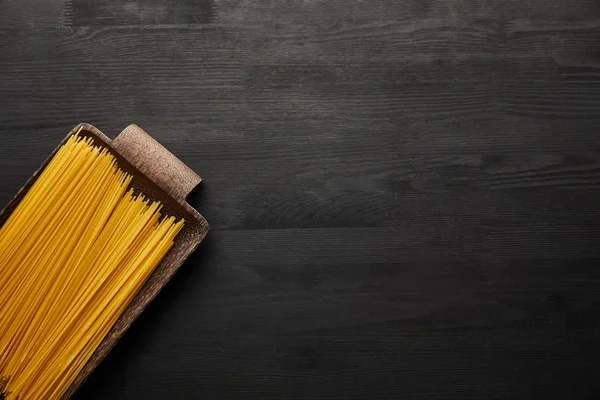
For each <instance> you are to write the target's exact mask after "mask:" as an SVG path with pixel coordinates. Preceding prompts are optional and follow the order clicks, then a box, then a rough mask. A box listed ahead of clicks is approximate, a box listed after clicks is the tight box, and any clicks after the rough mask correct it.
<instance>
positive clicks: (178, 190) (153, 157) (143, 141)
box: [111, 124, 202, 203]
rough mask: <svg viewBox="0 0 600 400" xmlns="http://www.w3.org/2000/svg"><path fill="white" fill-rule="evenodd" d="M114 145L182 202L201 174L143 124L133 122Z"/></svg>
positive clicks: (132, 162) (199, 179) (139, 168)
mask: <svg viewBox="0 0 600 400" xmlns="http://www.w3.org/2000/svg"><path fill="white" fill-rule="evenodd" d="M111 145H112V147H113V149H115V150H116V151H117V152H118V153H119V154H120V155H121V156H123V157H124V158H125V159H126V160H127V161H129V162H130V163H131V165H133V166H134V167H136V168H137V169H138V170H139V171H140V172H142V173H143V174H144V175H146V176H147V177H148V178H150V179H151V180H152V181H153V182H154V183H156V184H157V185H158V186H159V187H160V188H161V189H163V190H164V191H165V192H167V193H168V194H170V195H171V196H172V197H173V198H174V199H175V200H177V201H178V202H180V203H185V200H186V199H187V197H188V196H189V194H190V193H191V192H192V190H194V188H195V187H196V186H198V185H199V184H200V182H202V178H200V176H199V175H198V174H197V173H195V172H194V171H193V170H191V169H190V168H189V167H188V166H187V165H185V164H184V163H183V162H181V160H180V159H178V158H177V157H175V156H174V155H173V153H171V152H169V151H168V150H167V149H165V148H164V146H163V145H161V144H160V143H158V142H157V141H156V140H154V138H152V136H150V135H148V133H147V132H145V131H144V130H143V129H142V128H140V127H139V126H137V125H135V124H132V125H129V126H128V127H127V128H125V129H124V130H123V131H122V132H121V133H119V136H117V137H116V138H115V139H114V140H113V141H112V142H111Z"/></svg>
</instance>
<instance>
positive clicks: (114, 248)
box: [0, 132, 184, 400]
mask: <svg viewBox="0 0 600 400" xmlns="http://www.w3.org/2000/svg"><path fill="white" fill-rule="evenodd" d="M131 179H132V177H131V176H130V175H128V174H126V173H124V172H123V171H121V170H120V169H119V168H118V166H117V162H116V160H115V158H114V156H112V155H111V154H110V153H109V152H108V151H107V150H106V149H103V148H101V147H98V146H94V144H93V140H92V139H91V138H85V137H82V136H80V135H79V132H78V133H77V134H75V135H73V136H72V137H71V138H69V140H68V141H67V142H66V143H65V144H64V146H62V147H61V148H60V149H59V150H58V151H57V152H56V154H55V155H54V157H53V158H52V160H51V161H50V162H49V163H48V165H47V166H46V168H45V169H44V170H43V171H42V172H41V174H40V175H39V177H38V179H37V180H36V182H35V183H34V184H33V185H32V186H31V187H30V188H29V189H28V190H27V193H26V194H25V196H24V197H23V199H22V200H21V202H20V203H19V205H18V206H17V207H16V208H15V210H14V211H13V212H12V214H11V215H10V216H9V217H8V219H7V220H6V222H5V223H4V225H3V226H2V227H0V398H5V399H7V400H10V399H17V398H19V399H59V398H61V397H62V396H63V395H64V393H65V392H66V391H67V390H68V388H69V386H70V385H71V383H72V382H73V381H74V380H75V378H76V377H77V375H78V374H79V372H80V371H81V370H82V368H83V367H84V366H85V364H86V363H87V361H88V360H89V359H90V357H91V356H92V354H93V353H94V351H95V350H96V348H97V347H98V346H99V345H100V343H101V342H102V340H103V339H104V337H105V336H106V334H107V333H108V332H109V331H110V329H111V328H112V326H113V325H114V324H115V322H116V321H117V320H118V318H119V317H120V316H121V314H122V313H123V312H124V311H125V309H126V308H127V306H128V305H129V303H130V302H131V301H132V300H133V298H134V297H135V295H136V294H137V293H138V291H139V290H140V288H141V287H142V285H143V284H144V282H146V280H147V278H148V277H149V276H150V274H151V273H152V272H153V271H154V269H155V267H156V266H157V265H158V264H159V263H160V261H161V260H162V259H163V257H164V256H165V255H166V254H167V252H168V251H169V249H170V248H171V247H172V245H173V241H174V239H175V237H176V236H177V234H178V233H179V232H180V231H181V229H182V228H183V224H184V221H183V220H180V221H176V219H175V218H174V217H168V216H163V215H161V212H160V209H161V204H160V203H158V202H150V201H149V200H147V199H145V198H144V197H143V196H142V195H139V194H136V193H135V192H134V190H133V189H129V186H130V183H131Z"/></svg>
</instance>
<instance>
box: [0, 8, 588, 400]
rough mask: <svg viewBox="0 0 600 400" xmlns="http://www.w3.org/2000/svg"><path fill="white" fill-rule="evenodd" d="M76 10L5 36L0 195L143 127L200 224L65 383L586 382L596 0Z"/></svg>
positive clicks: (319, 387)
mask: <svg viewBox="0 0 600 400" xmlns="http://www.w3.org/2000/svg"><path fill="white" fill-rule="evenodd" d="M171 5H172V6H171ZM73 10H74V13H73V18H72V20H71V23H67V24H65V26H62V27H56V28H23V29H0V48H2V49H4V52H3V53H2V54H1V55H0V60H1V62H0V87H1V88H2V91H1V92H0V179H1V182H2V184H1V185H0V200H3V201H4V202H6V201H8V200H9V199H10V198H11V197H12V195H14V193H15V191H16V189H18V188H19V187H20V186H21V185H22V183H23V182H24V181H26V179H27V178H28V177H29V175H30V174H31V172H33V171H34V170H35V168H37V166H39V164H40V162H41V161H42V160H43V159H44V158H45V157H46V156H47V154H49V152H50V151H51V150H52V149H53V148H54V147H55V145H56V143H57V142H58V141H59V140H60V139H61V138H62V137H63V136H64V134H65V132H66V131H68V130H69V129H70V128H71V127H72V125H73V124H74V123H75V122H76V121H80V120H87V121H90V122H91V123H94V124H96V125H98V126H102V127H103V130H105V131H106V132H109V133H110V134H111V135H115V134H116V133H117V132H119V131H120V130H121V129H122V128H123V126H126V125H128V124H129V123H131V122H132V121H135V122H136V123H138V124H139V125H140V126H142V127H144V129H146V130H148V132H151V133H152V136H153V137H155V138H156V139H157V140H158V141H159V142H160V143H162V144H164V145H165V146H166V147H167V148H168V149H169V150H170V151H172V152H173V153H174V154H176V155H177V156H178V157H179V158H180V159H181V160H182V161H183V162H184V163H185V164H187V165H189V166H190V167H191V168H192V169H193V170H195V171H198V172H199V173H201V175H202V176H203V177H204V178H205V179H206V183H205V184H203V185H202V186H201V188H200V190H199V191H198V192H196V193H194V194H192V195H191V196H190V198H189V199H188V201H189V202H190V204H191V205H192V206H194V207H195V208H197V209H199V210H201V211H202V212H203V214H204V215H206V216H207V218H208V219H209V220H210V221H211V227H212V232H211V235H209V237H208V238H207V240H206V241H205V243H204V244H203V245H202V247H201V249H200V250H199V251H198V252H197V253H196V254H195V255H194V256H193V257H192V258H191V259H190V260H189V262H188V263H187V264H186V265H185V266H184V267H183V268H182V270H181V271H180V272H179V273H178V274H177V275H176V276H175V277H174V279H173V281H172V282H171V283H170V284H169V285H167V287H166V288H165V290H164V292H163V293H161V295H160V296H158V297H157V299H156V301H155V302H154V303H152V304H151V306H150V307H149V309H148V310H147V312H145V313H144V314H143V315H142V317H141V318H140V320H139V321H138V322H137V323H136V324H134V325H133V326H132V328H131V330H130V331H129V332H128V333H127V334H126V335H125V336H124V338H123V340H122V342H121V343H119V344H118V345H117V346H116V348H115V349H114V352H113V353H111V355H109V357H108V358H107V360H106V362H105V363H103V364H102V365H101V366H100V368H99V370H97V372H96V373H95V374H94V375H92V377H91V378H90V381H89V382H88V383H87V384H86V385H85V386H84V387H83V388H82V391H81V392H80V393H79V396H78V398H82V399H88V398H91V399H101V398H115V399H125V398H148V399H164V398H178V399H197V398H207V399H212V398H234V399H235V398H240V399H242V398H243V399H252V398H257V399H269V398H296V399H322V398H331V399H334V398H336V399H352V398H354V399H358V398H363V399H364V398H378V399H398V398H401V399H413V398H414V399H421V398H433V399H435V398H440V399H441V398H444V399H447V398H456V399H464V398H475V399H506V398H511V399H531V398H555V397H558V398H574V399H585V398H597V397H599V395H600V387H599V385H598V381H597V379H596V377H595V375H596V374H595V371H597V370H598V369H599V368H600V336H598V323H597V322H596V321H597V320H598V318H597V315H598V314H599V312H600V298H599V296H598V294H599V292H598V284H599V283H600V281H599V280H600V272H599V271H600V270H599V269H598V268H597V266H598V265H599V262H600V250H598V249H600V246H598V243H599V242H600V191H599V190H598V189H600V141H599V140H598V127H599V126H600V95H599V93H600V91H599V90H598V89H599V88H600V61H599V59H598V43H599V41H600V7H598V4H597V2H596V1H593V0H577V1H574V2H573V1H566V0H558V1H551V2H550V1H543V0H524V1H512V0H511V1H499V0H475V1H462V0H428V1H421V0H401V1H388V0H375V1H358V0H356V1H354V0H332V1H315V0H311V1H299V0H279V1H275V0H273V1H271V0H267V1H259V0H213V1H206V0H203V1H197V2H189V1H182V0H177V1H173V2H168V5H167V2H164V1H151V2H143V1H135V0H128V1H124V2H120V1H109V0H90V1H85V0H76V1H75V2H74V8H73Z"/></svg>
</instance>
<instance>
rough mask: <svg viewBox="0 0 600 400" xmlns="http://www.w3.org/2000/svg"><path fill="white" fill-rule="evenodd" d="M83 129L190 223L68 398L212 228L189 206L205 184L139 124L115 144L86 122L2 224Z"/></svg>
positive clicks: (138, 183) (2, 216) (5, 213)
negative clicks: (190, 198) (190, 197)
mask: <svg viewBox="0 0 600 400" xmlns="http://www.w3.org/2000/svg"><path fill="white" fill-rule="evenodd" d="M80 128H81V131H80V132H79V134H80V135H82V136H85V137H91V138H92V139H93V141H94V144H95V145H97V146H102V147H104V148H106V149H107V150H109V151H110V152H111V153H112V154H113V155H114V156H115V157H116V158H117V162H118V164H119V167H120V168H121V169H122V170H123V171H126V172H127V173H129V174H131V175H132V176H133V180H132V183H131V186H132V187H134V188H135V189H136V190H139V191H141V192H143V193H144V195H146V197H148V198H149V199H151V200H156V201H160V202H161V203H162V204H163V210H164V212H165V213H166V214H169V215H173V216H175V217H177V218H183V219H185V225H184V228H183V229H182V231H181V232H180V233H179V235H178V236H177V237H176V238H175V244H174V245H173V247H172V248H171V250H170V251H169V252H168V253H167V255H166V256H165V258H164V259H163V260H162V262H161V263H160V264H159V265H158V266H157V267H156V269H155V271H154V272H153V273H152V275H150V277H149V278H148V280H147V281H146V283H145V284H144V286H143V287H142V288H141V290H140V292H139V293H138V294H137V295H136V297H135V298H134V299H133V300H132V302H131V304H129V307H127V309H126V310H125V312H124V313H123V314H122V315H121V317H120V318H119V319H118V320H117V322H116V323H115V325H114V326H113V327H112V329H111V330H110V331H109V333H108V334H107V335H106V337H105V338H104V340H103V341H102V343H101V344H100V346H98V348H97V349H96V351H95V352H94V354H93V355H92V357H91V358H90V360H89V361H88V362H87V364H86V365H85V366H84V368H83V369H82V370H81V372H80V373H79V375H78V376H77V378H76V379H75V381H74V382H73V384H72V385H71V387H70V388H69V389H68V390H67V392H66V394H65V397H67V398H68V397H71V396H72V395H73V393H75V391H76V390H77V389H78V388H79V387H80V386H81V385H82V384H83V382H84V381H85V380H86V379H87V377H88V376H89V375H90V374H91V372H92V371H93V370H94V369H95V368H96V367H97V366H98V364H100V362H101V361H102V360H103V359H104V357H106V355H107V354H108V352H109V351H110V350H111V349H112V348H113V347H114V345H115V344H116V342H117V341H118V340H119V338H120V337H121V336H122V335H123V333H125V331H126V330H127V329H128V328H129V327H130V326H131V324H132V323H133V321H135V319H136V318H137V317H138V316H139V315H140V314H141V313H142V311H143V310H144V309H145V308H146V306H147V305H148V304H149V303H150V301H152V299H153V298H154V297H155V296H156V295H157V294H158V292H159V291H160V290H161V289H162V288H163V287H164V286H165V285H166V283H167V282H168V281H169V279H171V277H172V276H173V274H174V273H175V271H177V269H179V267H181V265H182V264H183V262H184V261H185V260H186V259H187V258H188V257H189V256H190V254H191V253H192V252H193V251H194V250H195V249H196V248H197V247H198V245H199V244H200V242H202V240H204V238H205V237H206V234H207V233H208V230H209V226H208V223H207V222H206V220H205V219H204V217H203V216H202V215H200V213H198V211H196V210H195V209H194V208H192V207H191V206H190V205H189V204H188V203H187V202H186V199H187V196H188V195H189V194H190V192H191V191H192V190H193V189H194V188H195V187H196V186H197V185H198V184H199V183H200V182H201V181H202V178H200V176H198V175H197V174H196V173H195V172H194V171H192V170H191V169H190V168H189V167H188V166H186V165H185V164H184V163H183V162H181V160H179V159H178V158H177V157H175V156H174V155H173V154H171V153H170V152H169V151H168V150H167V149H165V148H164V147H163V146H162V145H160V144H159V143H158V142H157V141H156V140H154V139H153V138H152V137H150V135H148V134H147V133H146V132H145V131H144V130H142V129H141V128H140V127H138V126H137V125H130V126H128V127H127V128H125V130H123V132H121V133H120V134H119V136H117V137H116V138H115V139H114V140H112V141H111V140H110V139H109V138H108V137H107V136H106V135H104V134H103V133H102V132H100V131H99V130H98V129H96V128H95V127H93V126H92V125H90V124H85V123H82V124H79V125H78V126H76V127H75V128H74V129H73V130H72V131H71V132H70V133H69V134H68V135H67V137H66V138H65V139H64V140H63V141H62V142H61V143H60V144H59V145H58V147H57V148H56V149H55V150H54V151H53V152H52V154H51V155H50V156H49V157H48V158H47V159H46V161H45V162H44V164H43V165H42V166H41V167H40V168H39V169H38V170H37V171H36V172H35V173H34V174H33V175H32V176H31V178H29V180H28V181H27V183H26V184H25V185H24V186H23V187H22V188H21V190H19V192H18V193H17V195H16V196H15V197H14V198H13V199H12V201H11V202H10V203H9V204H8V205H7V206H6V207H5V208H4V210H2V212H0V226H2V225H3V224H4V222H5V221H6V220H7V219H8V217H9V216H10V214H11V213H12V211H13V210H14V209H15V208H16V207H17V205H18V204H19V202H20V201H21V199H22V198H23V196H25V194H26V193H27V190H28V189H29V188H30V187H31V185H33V184H34V183H35V181H36V180H37V179H38V177H39V175H40V173H41V172H42V171H43V170H44V168H45V167H46V165H47V164H48V163H49V162H50V160H51V159H52V157H53V156H54V154H56V152H57V151H58V149H59V148H60V147H61V146H62V145H63V144H64V143H65V142H66V141H67V140H68V139H69V138H70V137H71V136H72V135H74V134H76V133H77V132H78V131H79V130H80Z"/></svg>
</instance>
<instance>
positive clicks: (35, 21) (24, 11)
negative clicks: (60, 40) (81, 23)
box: [0, 0, 73, 29]
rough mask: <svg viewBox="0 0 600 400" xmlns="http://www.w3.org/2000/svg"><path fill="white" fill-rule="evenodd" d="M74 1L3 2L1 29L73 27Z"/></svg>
mask: <svg viewBox="0 0 600 400" xmlns="http://www.w3.org/2000/svg"><path fill="white" fill-rule="evenodd" d="M72 19H73V0H52V1H46V0H2V1H0V29H10V28H13V29H14V28H58V27H62V26H66V25H71V24H72Z"/></svg>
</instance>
